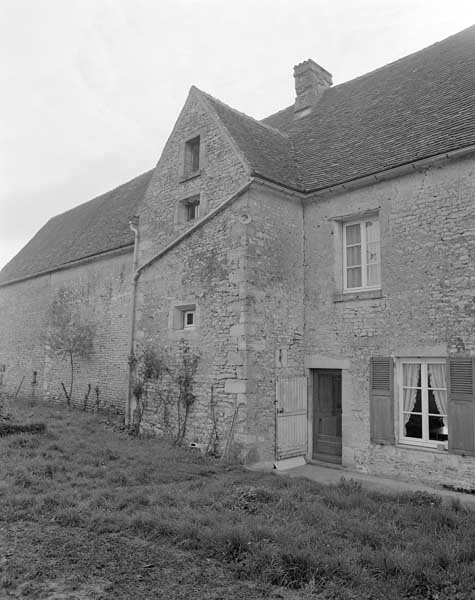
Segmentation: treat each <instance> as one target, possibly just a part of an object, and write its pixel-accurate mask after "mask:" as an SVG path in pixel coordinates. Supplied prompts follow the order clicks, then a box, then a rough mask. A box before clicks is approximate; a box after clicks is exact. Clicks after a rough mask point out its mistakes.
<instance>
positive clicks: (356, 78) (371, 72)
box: [271, 25, 475, 116]
mask: <svg viewBox="0 0 475 600" xmlns="http://www.w3.org/2000/svg"><path fill="white" fill-rule="evenodd" d="M469 29H475V25H470V27H465V29H462V30H461V31H457V32H456V33H453V34H452V35H449V36H448V37H446V38H443V39H441V40H438V41H437V42H433V43H432V44H429V45H428V46H424V47H423V48H419V50H414V52H410V53H409V54H406V55H405V56H401V58H396V59H395V60H392V61H391V62H388V63H386V64H385V65H381V66H380V67H376V68H375V69H373V70H372V71H369V72H368V73H363V74H362V75H357V76H356V77H353V79H348V80H347V81H342V83H338V84H337V85H332V86H331V87H330V88H328V89H330V90H334V89H336V88H339V87H342V86H344V85H347V84H349V83H353V82H354V81H357V80H359V79H364V78H365V77H370V76H371V75H374V74H375V73H377V72H379V71H382V70H383V69H387V68H388V67H392V66H393V65H396V64H398V63H402V62H404V61H405V60H407V59H408V58H412V57H413V56H415V55H416V54H420V53H421V52H425V51H426V50H429V48H433V47H434V46H438V45H439V44H444V43H445V42H447V41H449V40H451V39H452V38H454V37H456V36H458V35H460V34H461V33H464V32H466V31H468V30H469ZM328 89H327V90H325V91H328ZM283 110H286V109H285V108H284V109H283ZM271 116H272V115H271Z"/></svg>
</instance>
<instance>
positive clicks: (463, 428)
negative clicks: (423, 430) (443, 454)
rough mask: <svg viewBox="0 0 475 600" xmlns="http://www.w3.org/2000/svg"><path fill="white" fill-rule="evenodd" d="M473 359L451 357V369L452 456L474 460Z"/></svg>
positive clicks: (450, 433)
mask: <svg viewBox="0 0 475 600" xmlns="http://www.w3.org/2000/svg"><path fill="white" fill-rule="evenodd" d="M474 371H475V369H474V359H473V358H472V357H470V356H451V357H450V358H449V368H448V405H449V410H448V413H449V414H448V429H449V452H452V453H453V454H469V455H471V456H475V408H474V407H475V389H474V387H475V386H474V381H475V374H474Z"/></svg>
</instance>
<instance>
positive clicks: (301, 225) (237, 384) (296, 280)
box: [0, 27, 475, 489]
mask: <svg viewBox="0 0 475 600" xmlns="http://www.w3.org/2000/svg"><path fill="white" fill-rule="evenodd" d="M294 78H295V90H296V99H295V103H294V104H293V105H292V106H289V107H288V108H285V109H284V110H282V111H280V112H278V113H276V114H274V115H271V116H269V117H267V118H266V119H264V120H262V121H257V120H255V119H253V118H251V117H249V116H247V115H245V114H243V113H240V112H238V111H236V110H235V109H233V108H231V107H229V106H227V105H226V104H224V103H222V102H221V101H219V100H217V99H215V98H213V97H212V96H210V95H208V94H206V93H204V92H202V91H200V90H198V89H197V88H195V87H192V88H191V90H190V92H189V95H188V98H187V99H186V102H185V104H184V106H183V108H182V110H181V112H180V115H179V117H178V120H177V122H176V123H175V125H174V127H173V129H172V132H171V134H170V137H169V139H168V141H167V143H166V145H165V147H164V150H163V153H162V155H161V157H160V160H159V161H158V164H157V166H156V167H155V168H154V169H153V170H152V171H150V172H148V173H144V174H143V175H141V176H139V177H137V178H136V179H134V180H132V181H130V182H128V183H126V184H124V185H122V186H120V187H118V188H116V189H115V190H112V191H111V192H108V193H107V194H104V195H103V196H100V197H98V198H95V199H93V200H91V201H90V202H87V203H85V204H82V205H81V206H78V207H76V208H74V209H72V210H70V211H67V212H66V213H63V214H61V215H58V216H57V217H54V218H53V219H51V220H50V221H49V222H48V223H47V224H46V225H45V226H44V227H43V228H42V229H41V230H40V231H39V232H38V233H37V234H36V236H35V237H34V238H33V239H32V240H31V241H30V242H29V243H28V244H27V245H26V246H25V248H23V250H21V252H20V253H19V254H18V255H17V256H16V257H15V258H13V260H12V261H11V262H10V263H9V264H8V265H6V266H5V267H4V269H3V270H2V271H1V273H0V310H1V316H2V319H1V335H0V369H1V370H2V372H1V373H0V375H1V376H2V385H3V389H4V390H6V391H7V392H8V393H10V394H17V395H18V396H21V395H25V394H26V395H31V394H32V393H37V394H41V395H43V396H46V397H50V398H52V399H60V398H61V395H62V392H61V388H60V383H61V381H64V380H65V379H66V378H67V377H68V375H67V369H68V365H67V363H66V362H65V361H62V360H60V359H58V358H54V357H52V356H51V353H50V352H48V351H47V348H46V342H45V335H46V334H47V332H48V329H49V328H50V327H51V321H50V317H51V306H52V305H53V304H54V302H55V299H58V298H68V303H69V304H68V306H67V309H68V310H70V311H71V314H74V315H76V316H77V318H78V319H83V320H84V322H88V323H90V324H92V325H93V329H94V339H93V351H92V354H91V355H90V356H88V357H85V358H83V359H81V360H79V361H77V363H76V366H75V394H76V396H75V399H76V401H77V402H81V397H82V396H83V395H84V392H85V390H86V389H87V386H88V385H89V384H91V386H92V388H93V390H97V393H98V394H100V397H101V402H103V404H108V405H112V406H115V407H117V408H118V409H119V410H122V411H123V412H124V414H125V416H126V419H127V420H130V419H131V418H132V413H133V411H134V408H135V404H136V399H135V396H134V393H133V389H134V388H133V381H132V379H131V377H132V376H133V366H131V364H133V361H132V363H131V361H130V360H129V357H130V356H132V355H135V356H138V355H139V353H140V352H143V351H144V349H150V348H152V349H154V351H156V353H157V356H159V357H161V358H160V361H161V362H160V364H161V365H162V366H163V372H162V373H160V374H159V376H157V377H156V379H155V380H154V381H153V383H151V384H150V385H149V387H148V388H147V389H148V394H147V405H146V410H145V412H144V415H143V420H142V423H141V426H142V427H143V428H144V429H148V430H152V431H155V432H157V433H159V434H160V433H167V432H170V431H171V430H173V428H176V426H177V422H176V418H177V415H175V413H174V406H175V405H174V398H176V394H177V391H176V389H175V390H174V389H173V381H175V382H176V381H177V378H176V377H175V380H173V377H171V375H170V372H171V370H170V369H168V367H167V364H166V360H171V361H172V362H173V361H175V362H174V363H173V364H174V365H175V372H176V369H177V368H179V365H180V360H182V359H183V353H184V352H185V353H188V355H189V356H196V357H197V362H196V364H195V367H196V368H195V370H194V371H193V373H192V380H191V381H190V382H189V388H188V389H189V390H192V395H193V399H194V402H193V403H191V404H190V407H189V409H190V410H189V415H188V421H187V428H186V435H185V441H186V443H193V442H194V443H196V444H202V445H203V446H208V445H209V444H210V442H211V440H212V439H213V436H214V441H215V442H216V441H217V445H218V449H219V451H220V452H223V451H225V450H226V451H227V452H232V453H233V454H234V455H235V456H238V457H239V458H240V459H242V460H243V461H245V462H247V463H251V462H253V463H255V462H261V463H270V464H271V463H272V462H275V461H276V460H281V459H285V458H289V457H296V456H303V457H305V459H307V460H318V461H326V462H331V463H341V464H343V465H344V466H347V467H351V468H353V469H357V470H361V471H365V472H369V473H372V474H380V475H384V476H392V477H400V478H403V479H408V480H411V479H413V480H422V481H426V482H428V483H438V484H445V485H451V486H455V487H463V488H470V489H473V488H474V483H473V481H474V478H475V387H474V360H475V260H474V259H475V256H474V254H475V126H474V123H475V27H471V28H469V29H466V30H464V31H462V32H460V33H458V34H456V35H454V36H452V37H450V38H447V39H446V40H443V41H441V42H439V43H437V44H434V45H432V46H430V47H428V48H425V49H423V50H421V51H419V52H416V53H414V54H412V55H410V56H407V57H405V58H402V59H400V60H398V61H396V62H394V63H391V64H389V65H386V66H384V67H382V68H380V69H377V70H376V71H373V72H371V73H368V74H366V75H364V76H362V77H358V78H356V79H354V80H352V81H348V82H346V83H343V84H340V85H336V86H333V85H332V75H331V74H330V73H329V72H328V71H327V70H325V69H324V68H322V67H321V66H320V65H318V64H317V63H316V62H314V61H313V60H306V61H304V62H302V63H300V64H298V65H297V66H296V67H295V68H294ZM61 294H62V295H61ZM164 357H165V358H164ZM177 365H178V366H177ZM168 366H169V365H168ZM216 434H217V440H216Z"/></svg>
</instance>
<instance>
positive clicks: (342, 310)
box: [305, 157, 475, 487]
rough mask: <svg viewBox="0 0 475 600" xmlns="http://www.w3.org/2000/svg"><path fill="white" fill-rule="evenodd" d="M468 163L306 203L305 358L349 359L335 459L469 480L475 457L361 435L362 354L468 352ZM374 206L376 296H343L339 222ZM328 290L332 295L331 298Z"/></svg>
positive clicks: (364, 399)
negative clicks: (378, 255)
mask: <svg viewBox="0 0 475 600" xmlns="http://www.w3.org/2000/svg"><path fill="white" fill-rule="evenodd" d="M474 175H475V160H474V158H473V157H472V158H466V159H463V160H458V161H453V162H448V163H447V164H445V165H443V166H438V167H433V168H430V169H427V170H425V171H424V172H415V173H414V174H411V175H406V176H404V177H399V178H397V179H394V180H391V181H387V182H381V183H378V184H375V185H373V186H371V187H366V188H362V189H360V190H355V191H352V192H347V193H345V194H341V195H338V196H334V197H330V198H327V199H319V200H317V201H314V202H313V203H308V204H307V205H306V207H305V240H306V261H305V274H306V288H305V320H306V332H305V339H306V355H307V357H311V356H312V355H318V356H324V357H329V358H334V359H340V360H343V359H348V360H349V361H350V369H349V373H348V376H349V378H350V379H349V381H350V386H349V390H350V391H349V393H348V394H347V397H344V398H343V464H345V465H347V466H350V467H354V468H357V469H360V470H364V471H368V472H371V473H376V474H379V475H387V476H397V477H401V478H404V479H417V480H422V481H424V480H426V481H431V482H432V483H434V482H435V483H445V484H450V485H460V486H462V487H473V481H474V478H475V459H474V458H473V457H460V456H454V455H449V454H448V453H447V452H441V451H439V452H436V451H429V450H425V449H423V450H418V449H415V448H414V449H412V448H407V446H406V447H403V446H394V447H391V446H376V445H372V444H370V440H369V435H370V434H369V391H368V380H369V358H370V357H371V356H378V355H379V356H380V355H393V356H395V357H398V356H425V355H428V354H429V355H436V356H446V355H447V354H448V353H452V352H460V351H463V352H470V353H471V354H474V353H475V327H474V322H475V321H474V318H475V295H474V290H475V202H474V197H475V177H474ZM371 210H378V211H379V219H380V224H381V252H382V292H383V293H382V297H381V298H378V299H358V300H346V301H337V300H341V296H338V293H339V292H341V291H342V267H341V254H342V241H341V238H340V237H339V233H338V227H341V225H339V221H340V220H341V219H345V218H348V216H349V215H354V216H355V217H357V216H358V215H359V214H361V213H363V212H364V211H371ZM335 294H336V296H335Z"/></svg>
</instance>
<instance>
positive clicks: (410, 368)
mask: <svg viewBox="0 0 475 600" xmlns="http://www.w3.org/2000/svg"><path fill="white" fill-rule="evenodd" d="M402 385H403V386H404V387H410V388H415V387H420V386H421V365H420V363H404V364H403V365H402Z"/></svg>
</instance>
